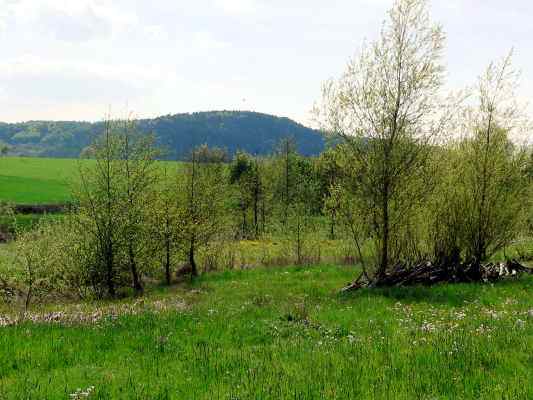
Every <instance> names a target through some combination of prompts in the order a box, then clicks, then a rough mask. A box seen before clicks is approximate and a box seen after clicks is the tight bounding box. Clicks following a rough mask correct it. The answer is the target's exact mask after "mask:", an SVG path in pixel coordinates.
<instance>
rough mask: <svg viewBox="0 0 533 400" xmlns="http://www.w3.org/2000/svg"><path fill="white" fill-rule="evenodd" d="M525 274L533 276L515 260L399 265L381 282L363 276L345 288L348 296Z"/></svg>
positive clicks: (426, 262)
mask: <svg viewBox="0 0 533 400" xmlns="http://www.w3.org/2000/svg"><path fill="white" fill-rule="evenodd" d="M522 274H531V275H533V269H532V268H527V267H525V266H523V265H522V264H520V263H519V262H518V261H516V260H511V261H507V262H502V263H489V264H485V265H476V264H474V263H466V264H458V265H454V266H439V265H435V264H433V263H432V262H429V261H425V262H421V263H418V264H414V265H408V264H406V263H398V264H396V265H395V266H394V267H392V268H391V270H390V271H389V272H387V273H386V274H384V275H383V276H382V277H380V278H375V279H373V280H369V279H367V278H365V276H364V274H360V275H359V276H358V277H357V279H356V280H355V281H353V282H351V283H350V284H348V285H347V286H345V287H344V288H342V289H341V292H349V291H352V290H358V289H361V288H365V287H366V288H373V287H394V286H413V285H427V286H430V285H435V284H437V283H465V282H495V281H498V280H502V279H506V278H509V277H519V276H520V275H522Z"/></svg>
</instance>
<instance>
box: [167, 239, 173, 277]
mask: <svg viewBox="0 0 533 400" xmlns="http://www.w3.org/2000/svg"><path fill="white" fill-rule="evenodd" d="M165 256H166V259H165V277H166V280H167V285H170V284H171V283H172V282H171V279H170V239H169V238H166V241H165Z"/></svg>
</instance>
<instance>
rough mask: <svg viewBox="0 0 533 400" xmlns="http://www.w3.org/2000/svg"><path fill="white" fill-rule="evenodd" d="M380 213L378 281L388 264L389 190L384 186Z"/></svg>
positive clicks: (383, 274)
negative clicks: (380, 236)
mask: <svg viewBox="0 0 533 400" xmlns="http://www.w3.org/2000/svg"><path fill="white" fill-rule="evenodd" d="M381 207H382V212H383V227H382V229H383V232H382V236H383V237H382V243H381V261H380V266H379V271H378V279H379V278H383V277H384V276H385V273H386V272H387V267H388V264H389V229H390V228H389V188H388V185H387V184H386V185H385V188H384V191H383V199H382V204H381Z"/></svg>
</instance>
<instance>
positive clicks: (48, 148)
mask: <svg viewBox="0 0 533 400" xmlns="http://www.w3.org/2000/svg"><path fill="white" fill-rule="evenodd" d="M138 126H139V128H140V130H141V131H142V132H146V133H148V132H154V133H155V135H156V138H157V143H158V145H159V146H161V147H163V148H165V149H166V157H165V158H169V159H176V158H183V157H184V156H185V154H187V152H188V151H189V150H190V149H191V147H193V146H198V145H201V144H204V143H207V144H208V145H209V146H217V147H223V148H226V149H227V150H228V152H229V153H230V154H234V153H235V152H236V151H237V150H245V151H247V152H249V153H252V154H258V155H265V154H270V153H272V152H273V151H274V150H275V149H276V146H277V144H278V143H279V142H280V140H281V139H283V138H285V137H292V138H293V139H294V141H295V143H296V145H297V148H298V150H299V152H300V153H302V154H304V155H315V154H318V153H320V152H321V151H322V149H323V147H324V141H323V138H322V137H321V135H320V134H319V133H318V132H317V131H315V130H312V129H310V128H307V127H305V126H303V125H301V124H298V123H296V122H294V121H292V120H290V119H288V118H280V117H275V116H272V115H267V114H260V113H254V112H244V111H213V112H199V113H192V114H176V115H168V116H163V117H159V118H154V119H142V120H139V121H138ZM102 128H103V124H102V123H101V122H97V123H90V122H72V121H65V122H63V121H61V122H51V121H31V122H24V123H16V124H6V123H0V144H1V143H5V144H7V145H8V146H9V148H10V154H12V155H20V156H38V157H78V156H79V154H80V152H81V151H82V150H83V149H84V148H85V147H86V146H88V145H89V144H90V143H91V142H92V141H93V140H94V138H95V137H96V136H97V135H99V134H100V133H101V132H102Z"/></svg>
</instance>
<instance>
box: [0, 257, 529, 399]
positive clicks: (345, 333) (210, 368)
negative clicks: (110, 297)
mask: <svg viewBox="0 0 533 400" xmlns="http://www.w3.org/2000/svg"><path fill="white" fill-rule="evenodd" d="M355 273H356V271H354V269H353V267H333V266H316V267H306V268H303V267H293V268H270V269H257V270H248V271H228V272H224V273H215V274H208V275H204V276H203V277H202V278H201V279H199V280H198V281H197V282H195V284H194V285H185V286H180V287H174V288H170V289H159V290H156V292H155V293H154V292H153V293H151V294H150V295H147V296H146V297H145V298H144V299H142V300H134V299H133V300H128V301H118V302H113V303H99V304H78V305H74V304H71V305H68V304H66V305H65V304H63V305H58V306H57V308H54V307H53V306H46V307H45V308H43V309H41V310H40V311H37V310H36V311H34V314H32V315H31V317H32V319H34V320H35V321H36V322H31V323H30V322H28V323H24V324H22V325H17V326H10V327H4V328H1V327H0V398H1V399H68V398H69V395H73V396H71V397H70V398H78V399H81V398H89V399H288V398H291V399H496V398H497V399H531V398H533V358H532V357H533V353H532V352H531V349H533V296H531V293H532V291H533V279H532V278H531V277H527V278H523V279H521V280H516V281H508V282H503V283H499V284H495V285H489V284H486V285H482V284H477V283H476V284H462V285H443V286H437V287H434V288H424V287H415V288H394V289H387V290H363V291H360V292H356V293H353V294H350V295H344V296H343V295H340V294H338V292H337V290H338V288H339V287H341V286H342V285H343V284H345V283H346V282H347V281H348V280H349V279H350V278H352V277H353V276H354V274H355ZM0 311H1V310H0ZM54 311H58V313H55V314H54ZM0 315H1V312H0ZM0 322H2V321H1V320H0ZM77 389H80V392H84V391H85V392H86V394H88V396H87V397H84V396H83V395H82V394H80V392H78V395H79V396H78V397H76V396H77V395H76V391H77Z"/></svg>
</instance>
